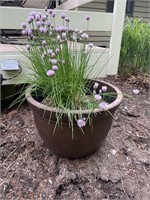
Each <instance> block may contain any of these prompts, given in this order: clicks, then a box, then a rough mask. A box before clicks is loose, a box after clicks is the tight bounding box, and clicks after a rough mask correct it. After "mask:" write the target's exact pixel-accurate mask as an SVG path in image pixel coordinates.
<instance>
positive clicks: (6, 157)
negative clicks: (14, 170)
mask: <svg viewBox="0 0 150 200" xmlns="http://www.w3.org/2000/svg"><path fill="white" fill-rule="evenodd" d="M16 150H17V147H16V148H15V149H14V150H13V151H12V152H11V153H10V154H9V155H8V156H7V157H6V158H5V160H4V161H3V163H2V164H4V163H5V162H6V160H8V158H9V157H10V156H11V155H12V154H13V153H14V152H15V151H16Z"/></svg>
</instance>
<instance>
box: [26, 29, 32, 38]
mask: <svg viewBox="0 0 150 200" xmlns="http://www.w3.org/2000/svg"><path fill="white" fill-rule="evenodd" d="M27 33H28V36H30V37H31V36H32V30H31V29H28V30H27Z"/></svg>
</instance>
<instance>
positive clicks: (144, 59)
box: [119, 18, 150, 77]
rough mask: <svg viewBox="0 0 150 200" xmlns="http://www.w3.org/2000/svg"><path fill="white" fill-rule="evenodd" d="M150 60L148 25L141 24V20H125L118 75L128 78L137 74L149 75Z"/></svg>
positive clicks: (149, 30) (149, 27)
mask: <svg viewBox="0 0 150 200" xmlns="http://www.w3.org/2000/svg"><path fill="white" fill-rule="evenodd" d="M149 60H150V25H149V24H148V23H144V22H141V18H140V19H139V18H134V19H129V18H127V19H126V22H125V25H124V30H123V37H122V45H121V53H120V66H119V73H120V74H121V75H123V76H124V77H128V76H129V75H132V74H137V73H149V70H150V69H149V65H150V63H149Z"/></svg>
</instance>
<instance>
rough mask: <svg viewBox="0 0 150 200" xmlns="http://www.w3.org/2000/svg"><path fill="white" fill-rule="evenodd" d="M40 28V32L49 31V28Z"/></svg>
mask: <svg viewBox="0 0 150 200" xmlns="http://www.w3.org/2000/svg"><path fill="white" fill-rule="evenodd" d="M39 30H40V32H41V33H43V34H45V33H47V28H44V27H40V28H39Z"/></svg>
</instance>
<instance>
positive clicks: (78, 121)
mask: <svg viewBox="0 0 150 200" xmlns="http://www.w3.org/2000/svg"><path fill="white" fill-rule="evenodd" d="M77 125H78V126H79V127H80V128H82V127H83V126H85V125H86V121H85V119H78V120H77Z"/></svg>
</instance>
